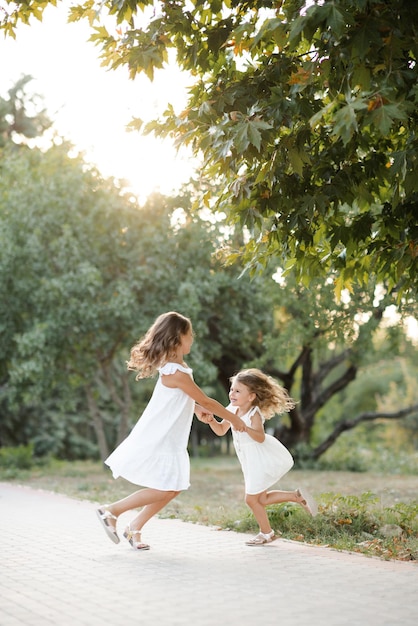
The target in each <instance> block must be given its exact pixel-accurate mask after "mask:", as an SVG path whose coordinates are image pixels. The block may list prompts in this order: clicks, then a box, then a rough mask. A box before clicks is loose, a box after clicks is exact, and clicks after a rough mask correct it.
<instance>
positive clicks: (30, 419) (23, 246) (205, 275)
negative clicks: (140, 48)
mask: <svg viewBox="0 0 418 626" xmlns="http://www.w3.org/2000/svg"><path fill="white" fill-rule="evenodd" d="M69 151H70V146H68V145H66V144H62V145H59V146H53V147H52V148H50V149H49V150H47V151H46V152H42V151H40V150H37V149H33V150H14V149H12V148H11V147H9V148H8V149H6V148H5V149H4V150H3V154H2V161H1V165H0V319H1V325H0V409H1V412H2V432H1V436H0V439H1V442H2V443H3V445H5V442H8V443H9V445H10V444H18V443H27V442H28V441H33V442H34V443H35V444H36V451H37V453H45V452H49V453H53V454H58V455H60V456H64V457H66V458H73V457H74V456H77V455H81V456H91V455H92V454H93V453H94V446H93V445H92V440H94V439H95V441H96V442H97V445H98V448H99V450H100V455H101V457H102V458H105V457H106V456H107V455H108V452H109V449H110V448H111V447H113V446H114V445H115V443H118V442H119V441H120V440H121V439H122V438H123V437H124V436H126V434H127V432H128V431H129V428H130V426H131V424H132V423H133V422H134V421H136V419H137V416H138V414H140V412H141V407H143V406H144V405H145V403H146V398H147V396H149V391H150V389H151V385H152V381H151V382H150V383H149V384H148V386H147V383H144V384H143V385H141V386H139V385H134V384H133V379H134V376H133V375H132V373H131V374H129V373H128V372H127V370H126V366H125V362H126V360H127V358H128V356H129V348H130V347H131V345H133V343H134V342H135V341H136V340H137V338H138V337H139V336H141V335H142V334H143V333H144V332H145V330H146V329H147V328H148V327H149V325H150V324H151V322H152V321H153V320H154V319H155V317H156V316H157V315H158V314H159V313H161V312H162V311H164V310H167V309H177V310H180V311H181V312H183V313H184V314H186V315H189V316H190V317H191V318H192V320H193V322H194V327H195V331H196V334H197V336H198V341H197V342H196V346H195V348H194V350H193V355H192V364H193V368H194V370H195V377H196V379H198V380H199V382H200V384H201V385H203V386H206V385H209V386H210V385H212V384H213V383H214V382H215V381H216V367H215V363H216V361H217V359H219V358H221V357H220V355H221V354H222V345H221V340H220V339H219V337H217V336H215V334H214V333H213V332H212V330H211V327H210V326H209V321H210V319H211V317H213V313H212V312H213V311H214V310H216V311H218V312H220V313H221V314H222V311H225V310H226V309H228V307H229V306H230V304H231V302H233V301H234V302H235V304H236V307H237V311H241V310H242V308H243V306H244V305H245V306H247V302H249V301H250V300H251V298H252V299H253V300H254V304H253V305H252V308H251V312H254V313H257V312H258V311H259V312H260V314H255V315H254V316H253V317H252V318H250V320H249V321H247V320H243V321H241V320H240V316H239V314H238V313H237V312H234V311H233V312H232V319H230V318H231V315H230V314H228V315H227V316H226V317H227V319H228V321H229V320H230V321H231V324H232V321H234V324H235V325H234V328H233V331H231V333H230V334H231V337H235V338H236V339H238V338H240V335H242V339H240V343H241V346H242V347H241V350H246V351H247V353H246V356H247V358H249V356H250V355H251V354H252V352H251V344H252V341H253V340H252V338H253V337H256V336H257V330H258V329H259V328H260V325H261V326H262V324H263V323H264V322H263V320H267V319H269V318H270V317H271V313H270V314H269V313H268V312H266V311H265V309H264V308H263V302H262V301H260V300H257V299H254V298H253V297H252V296H251V293H250V292H251V291H252V288H253V287H252V285H251V284H250V281H249V280H248V279H245V280H243V281H238V280H237V276H238V272H237V270H234V269H232V268H227V269H225V268H223V267H221V264H220V263H219V262H218V261H217V260H216V258H215V257H212V255H213V253H214V251H215V250H216V246H217V245H218V241H219V238H220V236H221V235H220V233H219V227H218V226H217V225H216V224H213V223H212V222H211V221H204V220H202V219H200V218H199V217H198V216H197V215H196V214H192V213H191V211H190V204H191V200H190V198H189V195H188V193H185V194H183V195H182V196H181V197H178V198H163V197H161V196H158V195H157V196H153V197H151V198H150V199H149V200H148V201H147V202H146V204H145V205H144V206H142V207H140V206H139V205H138V203H137V201H136V200H135V199H134V198H132V197H131V196H129V195H124V194H123V193H122V191H121V190H120V189H119V188H118V187H117V185H116V183H115V181H112V180H105V179H103V178H102V177H101V176H100V174H99V173H98V172H97V171H96V170H95V169H94V168H91V167H90V168H89V167H87V165H86V164H85V163H84V162H83V160H82V159H81V158H79V157H78V158H74V157H71V158H70V157H69V156H68V153H69ZM225 293H226V297H225V298H224V295H225ZM221 297H222V298H224V299H223V300H220V298H221ZM257 302H258V304H257ZM248 306H249V305H248ZM223 333H224V335H225V336H226V335H227V333H228V331H227V328H225V329H224V330H223ZM238 356H239V351H238V350H237V357H236V358H238ZM139 387H140V388H141V390H139ZM133 398H134V399H135V403H134V402H133ZM134 411H135V413H134V415H133V412H134Z"/></svg>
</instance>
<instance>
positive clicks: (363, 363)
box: [247, 269, 418, 463]
mask: <svg viewBox="0 0 418 626" xmlns="http://www.w3.org/2000/svg"><path fill="white" fill-rule="evenodd" d="M270 271H271V273H273V271H272V269H271V270H270ZM276 280H278V282H275V281H270V282H269V283H268V287H267V289H268V290H269V295H270V306H271V307H273V310H274V324H273V326H272V327H271V328H270V329H269V331H268V332H267V333H266V334H265V335H263V336H262V338H261V350H259V351H258V354H257V353H255V354H254V358H253V359H252V360H251V361H250V362H249V363H247V365H251V366H256V367H260V368H261V369H263V370H264V371H266V372H268V373H269V374H270V375H272V376H274V377H276V378H278V379H279V380H281V382H282V384H283V385H284V386H285V387H286V389H287V390H288V391H289V393H290V394H291V395H292V396H293V397H294V398H295V399H296V400H297V404H296V407H295V409H293V410H292V411H290V413H289V415H288V416H286V418H285V419H282V420H281V421H280V422H273V424H274V429H275V431H274V432H275V435H276V436H277V437H278V438H279V439H280V440H281V441H283V443H284V444H285V445H286V446H287V447H289V448H290V449H291V450H292V452H293V453H294V454H295V455H296V457H297V459H298V461H299V462H304V463H306V462H307V461H309V460H310V461H311V460H312V459H313V458H314V459H318V458H319V457H320V456H321V455H322V454H324V453H325V452H326V450H327V449H328V448H329V447H331V446H332V445H333V444H334V443H335V441H336V440H337V438H338V437H340V435H341V434H342V433H343V432H345V431H346V430H350V429H352V428H355V427H357V426H358V425H359V424H361V423H363V422H368V421H372V420H377V419H379V418H385V419H399V418H401V417H405V416H406V415H411V417H412V416H413V415H416V414H417V408H418V396H417V395H416V391H415V390H413V389H412V388H411V391H410V393H408V394H407V395H405V394H402V389H403V388H404V387H405V386H406V380H407V376H406V373H405V371H404V368H399V367H398V366H397V362H396V361H394V355H395V354H398V353H399V351H400V350H403V349H404V350H405V349H407V350H408V351H409V350H410V351H411V355H410V357H409V356H408V360H406V359H405V363H410V364H411V367H413V362H414V356H413V355H414V353H415V351H416V349H415V348H414V346H413V345H412V344H410V343H409V342H408V340H406V339H405V337H404V335H403V334H402V333H401V332H399V333H398V334H396V335H394V334H393V333H392V334H389V333H388V332H387V330H386V329H385V328H384V324H385V318H384V314H385V312H386V311H387V309H388V307H391V306H392V305H393V304H394V301H395V300H394V296H393V294H390V293H388V292H384V291H383V290H382V289H381V288H380V287H376V288H375V289H374V288H373V282H372V281H370V282H369V284H368V285H367V287H359V286H357V285H356V286H353V289H352V292H351V293H349V292H348V291H347V292H344V293H343V294H342V295H343V297H342V298H341V299H340V300H338V299H336V297H335V293H334V288H333V284H332V282H331V281H325V282H324V281H321V280H318V279H314V280H312V282H311V285H310V286H309V287H304V286H303V285H301V284H300V283H299V282H298V281H297V280H295V279H294V277H292V276H288V277H286V279H283V276H280V277H279V278H277V279H276ZM410 310H411V309H410V308H409V307H408V306H406V305H405V313H406V314H407V313H408V312H409V311H410ZM406 346H407V348H406ZM389 354H391V355H392V356H391V357H390V356H389ZM389 359H391V360H389ZM367 381H369V385H367V386H366V383H367ZM392 381H393V382H394V383H396V384H397V388H398V389H399V401H398V403H397V404H395V403H393V402H392V403H390V404H389V403H388V402H387V401H386V400H385V398H386V392H387V389H388V386H389V384H390V382H392ZM378 394H380V401H378ZM404 411H405V412H404ZM352 463H355V461H354V458H353V460H352Z"/></svg>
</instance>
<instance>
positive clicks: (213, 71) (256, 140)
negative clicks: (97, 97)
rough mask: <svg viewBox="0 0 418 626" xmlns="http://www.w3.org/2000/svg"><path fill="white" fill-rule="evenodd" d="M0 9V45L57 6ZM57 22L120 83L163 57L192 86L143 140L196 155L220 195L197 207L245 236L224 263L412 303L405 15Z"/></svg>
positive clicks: (369, 5) (129, 6)
mask: <svg viewBox="0 0 418 626" xmlns="http://www.w3.org/2000/svg"><path fill="white" fill-rule="evenodd" d="M6 4H9V7H10V8H9V11H10V12H9V15H8V16H6V17H5V18H4V19H3V23H2V27H3V28H4V29H5V31H6V32H7V33H9V34H11V35H13V32H14V29H15V26H16V23H17V21H18V20H19V19H20V20H22V21H25V22H27V21H29V19H30V16H31V15H32V14H33V15H35V17H38V18H40V17H41V16H42V11H43V9H44V8H45V6H46V5H48V4H55V2H49V3H48V2H35V1H28V2H25V3H24V4H22V3H19V4H15V3H6ZM112 17H113V20H112V19H110V18H112ZM70 19H71V20H78V19H88V20H89V22H90V24H91V28H92V37H91V39H92V40H93V41H94V42H95V43H96V44H98V45H99V46H100V47H101V51H102V52H101V56H102V61H103V63H104V64H105V65H107V66H109V67H111V68H116V67H118V66H121V65H122V66H126V67H127V68H128V70H129V74H130V77H131V78H135V76H136V75H137V74H138V73H140V72H145V74H146V75H147V76H148V77H149V78H151V79H152V78H153V76H154V73H155V71H156V70H159V69H160V68H162V67H164V66H165V64H166V63H167V59H168V55H169V52H170V50H171V51H172V52H174V53H175V55H176V60H177V63H178V64H179V65H180V66H181V67H182V68H183V69H184V70H185V71H187V72H189V73H190V75H191V83H192V86H191V88H190V94H189V102H188V106H187V107H186V109H185V110H184V111H181V112H176V111H175V110H174V109H173V108H172V107H170V106H168V108H167V111H166V114H165V116H164V117H163V118H162V119H160V120H155V121H154V122H153V123H151V124H148V126H147V127H146V132H155V133H157V134H159V135H171V136H172V137H174V138H175V140H176V142H177V144H178V145H188V146H190V147H191V148H192V149H193V150H194V151H195V152H196V154H198V155H200V156H201V157H202V161H203V164H202V168H203V174H204V175H206V177H207V178H208V180H213V179H216V180H217V181H219V183H220V185H219V189H221V190H222V191H220V192H219V191H216V197H215V198H213V197H212V198H210V199H209V200H208V204H210V206H213V205H214V199H215V200H216V209H218V210H222V211H224V212H225V213H226V215H227V216H228V218H229V220H230V221H231V222H233V223H238V224H241V225H242V227H245V228H246V229H247V231H248V237H247V239H246V244H245V245H244V246H243V247H242V248H240V249H239V250H237V251H236V253H237V254H238V256H239V257H240V258H242V259H243V261H244V262H245V263H246V264H247V265H248V266H249V267H250V268H251V270H252V271H255V270H256V269H257V268H259V267H260V266H261V267H263V266H265V264H266V263H267V262H268V260H269V259H270V258H275V259H278V261H279V263H280V264H281V265H282V266H283V267H284V268H285V270H286V271H287V272H289V271H292V272H294V273H295V274H296V276H298V277H299V279H300V280H301V281H302V282H303V283H304V284H309V283H310V281H311V279H312V278H313V277H314V276H321V275H326V274H328V273H329V272H334V273H335V274H336V275H337V279H336V285H335V286H336V292H337V293H339V292H340V291H341V289H342V288H343V287H348V288H349V289H350V288H351V286H352V284H353V283H354V282H357V283H359V284H364V283H366V282H367V280H368V278H369V276H370V275H374V276H375V277H376V278H377V280H379V281H383V282H385V283H386V284H387V286H388V287H389V289H396V290H397V291H398V293H399V297H400V296H401V295H402V293H408V292H409V293H414V292H415V291H416V284H417V257H418V226H417V217H416V216H417V213H418V209H417V199H418V178H417V176H416V170H417V120H418V116H417V98H418V87H417V84H418V80H417V78H418V76H417V73H418V71H417V63H416V60H417V54H418V5H417V3H416V2H412V3H411V2H410V1H409V0H323V1H321V2H317V1H312V0H310V1H309V2H308V1H305V0H282V1H281V2H280V1H273V0H265V1H257V2H249V1H245V0H244V1H241V2H239V1H236V0H224V1H222V0H207V1H206V2H202V1H201V0H191V1H187V2H186V1H181V0H171V1H170V0H169V1H167V2H151V1H149V2H134V1H132V0H126V1H122V0H107V1H104V2H101V3H95V2H93V0H87V1H86V2H84V3H80V4H76V5H74V6H73V7H72V9H71V10H70ZM168 97H169V96H168ZM214 193H215V192H214Z"/></svg>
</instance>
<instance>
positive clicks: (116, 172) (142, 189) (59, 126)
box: [0, 5, 193, 199]
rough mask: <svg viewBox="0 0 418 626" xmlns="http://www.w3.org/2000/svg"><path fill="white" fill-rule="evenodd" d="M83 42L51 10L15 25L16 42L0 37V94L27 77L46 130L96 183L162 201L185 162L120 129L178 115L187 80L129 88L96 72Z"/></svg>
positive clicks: (93, 53)
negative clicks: (99, 179) (67, 145)
mask: <svg viewBox="0 0 418 626" xmlns="http://www.w3.org/2000/svg"><path fill="white" fill-rule="evenodd" d="M67 6H68V5H67ZM90 34H91V33H90V30H89V27H88V24H87V23H84V22H83V23H75V24H74V23H72V24H67V23H66V11H65V10H63V8H62V7H58V8H55V7H52V6H51V7H48V8H47V9H46V11H45V13H44V18H43V21H42V22H38V21H37V20H34V21H33V23H32V24H31V25H30V26H26V25H23V24H22V25H19V27H18V31H17V37H16V40H13V39H11V38H7V39H6V40H5V39H4V37H3V36H0V94H1V95H2V96H3V97H6V95H7V91H8V89H10V87H12V86H13V85H14V84H15V83H16V81H17V80H18V79H19V78H20V77H21V76H22V75H23V74H30V75H31V76H33V78H34V80H33V81H31V83H30V84H29V86H28V89H29V90H30V92H31V93H32V92H35V93H38V94H40V95H41V96H43V99H44V105H45V107H46V109H47V112H48V115H49V117H50V118H51V119H53V121H54V128H55V129H56V130H57V131H58V133H59V134H60V135H62V136H64V137H65V138H66V139H69V140H70V141H71V142H72V143H73V144H75V146H76V147H77V148H78V149H79V150H81V151H82V152H84V153H85V158H86V160H87V161H89V162H91V163H94V164H96V165H97V166H98V168H99V170H100V171H101V172H102V174H103V175H105V176H114V177H115V178H122V179H125V180H128V181H129V182H130V185H131V188H132V190H133V191H134V192H135V193H136V194H137V195H138V196H139V197H140V198H141V199H144V198H145V197H146V196H147V195H148V194H149V193H150V192H151V191H152V190H153V189H159V190H160V191H161V192H163V193H170V192H171V191H172V190H174V189H176V188H178V186H179V185H180V184H181V182H185V181H186V180H188V179H189V177H190V176H191V175H192V173H193V163H192V159H190V158H187V155H185V154H184V155H183V157H181V156H178V155H177V153H176V150H175V149H174V148H173V146H172V144H171V142H169V141H166V142H165V143H163V142H162V141H160V140H157V139H155V138H153V137H152V136H150V135H149V136H146V137H143V136H141V135H140V134H139V133H137V132H130V133H127V132H126V131H125V127H126V125H127V124H128V123H129V121H130V120H131V118H132V117H140V118H141V119H143V120H145V121H149V120H151V119H153V118H155V117H157V116H158V115H159V114H161V113H162V112H163V111H164V110H165V108H166V105H167V103H168V102H171V103H172V104H173V105H174V107H175V109H176V110H179V111H180V110H181V109H182V107H183V106H184V105H185V103H186V88H187V85H188V80H187V78H186V77H185V76H184V75H182V74H181V73H180V71H179V70H178V69H176V68H171V69H170V70H165V71H160V72H159V73H158V74H157V75H156V78H155V80H154V82H153V83H151V82H150V81H149V80H148V79H147V78H146V77H145V76H142V75H141V76H139V77H138V78H137V79H135V81H132V80H129V78H128V73H127V70H126V69H122V68H120V69H119V70H117V71H112V70H108V69H106V68H103V67H101V66H100V60H99V54H100V48H98V47H96V46H94V45H93V44H92V43H90V42H88V41H87V40H88V37H89V35H90Z"/></svg>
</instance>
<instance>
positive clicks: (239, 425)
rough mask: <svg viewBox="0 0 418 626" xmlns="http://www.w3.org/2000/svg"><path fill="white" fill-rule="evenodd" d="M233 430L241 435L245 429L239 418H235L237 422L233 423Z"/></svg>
mask: <svg viewBox="0 0 418 626" xmlns="http://www.w3.org/2000/svg"><path fill="white" fill-rule="evenodd" d="M234 429H235V430H237V431H238V432H239V433H243V432H245V430H246V429H247V427H246V425H245V423H244V422H243V421H242V419H241V418H240V417H237V421H236V422H235V423H234Z"/></svg>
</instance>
